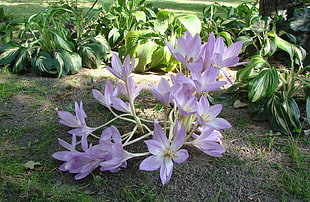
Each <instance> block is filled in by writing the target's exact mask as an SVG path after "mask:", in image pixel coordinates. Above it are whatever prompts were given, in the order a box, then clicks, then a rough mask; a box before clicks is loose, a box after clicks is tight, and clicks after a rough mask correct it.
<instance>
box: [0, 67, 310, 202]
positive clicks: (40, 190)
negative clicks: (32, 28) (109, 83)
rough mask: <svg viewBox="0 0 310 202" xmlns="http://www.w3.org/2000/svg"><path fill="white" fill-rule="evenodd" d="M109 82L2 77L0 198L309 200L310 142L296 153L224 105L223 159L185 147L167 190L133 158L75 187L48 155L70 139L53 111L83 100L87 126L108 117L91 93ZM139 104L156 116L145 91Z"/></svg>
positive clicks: (243, 112)
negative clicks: (61, 141) (186, 155)
mask: <svg viewBox="0 0 310 202" xmlns="http://www.w3.org/2000/svg"><path fill="white" fill-rule="evenodd" d="M163 76H165V77H167V78H168V77H169V76H168V75H163V74H158V73H147V74H144V75H141V74H135V75H134V77H135V79H136V81H137V82H141V81H144V82H146V83H153V84H156V83H157V82H158V81H159V79H160V78H161V77H163ZM109 77H110V74H109V73H108V72H107V71H106V69H96V70H89V69H83V70H82V71H81V72H79V73H78V74H76V75H69V76H66V77H64V78H61V79H55V78H42V77H38V76H36V75H35V74H34V73H27V74H25V75H14V74H10V73H7V72H5V71H2V72H1V74H0V102H1V103H2V106H1V108H0V151H1V152H0V182H1V183H0V184H1V189H0V199H1V200H14V199H15V200H53V201H55V200H67V201H68V200H69V201H70V200H71V201H74V200H80V201H81V200H83V201H98V200H100V201H138V200H141V201H155V200H163V201H208V200H209V201H238V200H239V201H281V200H282V201H283V200H284V201H293V200H294V201H307V200H309V197H310V195H309V194H310V193H309V168H308V166H309V163H310V148H309V137H306V136H304V135H303V134H301V135H300V138H299V141H298V144H297V145H296V147H295V146H294V144H292V142H290V140H289V138H288V137H287V136H285V135H281V134H278V133H275V132H272V131H271V130H270V127H269V125H268V123H267V122H256V121H253V120H252V118H251V114H250V111H251V108H248V107H243V108H234V107H233V106H227V107H223V111H222V113H221V116H222V117H223V118H225V119H226V120H228V121H229V122H230V123H231V125H232V128H230V129H225V130H222V134H223V136H224V138H223V146H224V148H226V150H227V151H226V153H224V157H222V158H215V157H211V156H207V155H206V154H204V153H203V152H201V151H199V150H197V149H195V148H192V147H188V148H187V149H188V150H189V153H190V157H189V159H188V160H187V161H186V162H185V163H184V164H177V165H176V166H175V167H174V171H173V175H172V179H171V180H170V181H169V182H168V183H167V184H166V185H164V186H163V185H162V184H161V182H160V179H159V172H158V171H155V172H146V171H139V170H138V169H139V164H140V162H141V161H142V159H134V160H130V161H129V162H128V168H126V169H122V170H120V171H119V172H117V173H110V172H100V171H99V170H96V171H95V172H93V173H92V174H91V175H89V176H88V177H86V178H85V179H83V180H80V181H76V180H74V179H73V177H74V176H73V175H72V174H70V173H67V172H61V171H59V170H58V166H59V165H60V164H61V162H59V161H57V160H55V159H53V158H52V154H53V153H54V152H56V151H59V150H61V149H62V148H61V146H60V145H59V144H58V142H57V138H62V139H65V140H70V135H69V134H67V130H68V128H67V127H65V126H63V125H60V124H58V121H59V118H58V116H57V113H56V110H67V111H72V107H73V106H74V102H75V101H83V104H84V109H85V111H86V113H87V115H88V118H87V121H88V123H89V125H90V126H96V125H98V124H101V123H103V122H105V121H107V120H109V119H111V117H112V116H111V115H110V114H109V112H108V110H106V109H105V108H103V107H102V106H99V105H98V104H97V103H96V101H95V100H94V99H93V98H92V94H91V89H93V88H96V89H102V86H104V84H105V81H106V80H107V79H108V78H109ZM137 102H138V110H139V112H140V113H141V114H142V113H145V117H146V118H150V117H160V110H158V109H157V107H156V106H157V101H156V100H154V99H153V98H152V96H151V93H150V91H148V90H147V89H145V90H144V91H143V92H142V94H141V95H140V96H139V97H138V98H137ZM142 115H143V114H142ZM113 124H114V125H116V126H117V127H118V128H119V130H120V131H121V133H122V132H124V131H126V130H127V129H128V127H130V126H128V124H127V123H125V122H115V123H113ZM296 139H297V138H296ZM140 146H141V145H138V146H135V147H134V148H129V150H130V149H139V147H140ZM294 154H295V155H296V156H294ZM26 163H28V164H26Z"/></svg>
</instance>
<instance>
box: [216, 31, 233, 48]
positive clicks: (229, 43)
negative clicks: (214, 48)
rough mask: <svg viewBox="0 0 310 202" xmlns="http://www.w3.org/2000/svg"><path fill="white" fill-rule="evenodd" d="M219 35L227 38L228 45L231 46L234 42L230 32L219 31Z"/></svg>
mask: <svg viewBox="0 0 310 202" xmlns="http://www.w3.org/2000/svg"><path fill="white" fill-rule="evenodd" d="M217 35H219V36H222V37H224V38H225V40H226V43H227V46H230V45H231V44H232V43H233V41H232V36H231V34H229V33H228V32H224V31H223V32H219V33H217Z"/></svg>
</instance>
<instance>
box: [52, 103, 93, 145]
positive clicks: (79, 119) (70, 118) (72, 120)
mask: <svg viewBox="0 0 310 202" xmlns="http://www.w3.org/2000/svg"><path fill="white" fill-rule="evenodd" d="M74 106H75V114H76V116H74V115H72V114H71V113H70V112H67V111H57V113H58V116H59V118H60V121H59V123H61V124H63V125H66V126H69V127H72V128H75V129H72V130H70V131H69V132H68V133H70V134H72V135H76V136H79V137H82V141H81V144H82V148H83V149H86V148H87V147H88V143H87V136H88V135H89V134H90V133H91V132H93V131H95V130H97V128H91V127H88V126H87V125H86V122H85V118H86V117H87V116H86V113H85V111H84V109H83V103H82V101H81V102H80V106H79V105H78V103H77V102H75V105H74Z"/></svg>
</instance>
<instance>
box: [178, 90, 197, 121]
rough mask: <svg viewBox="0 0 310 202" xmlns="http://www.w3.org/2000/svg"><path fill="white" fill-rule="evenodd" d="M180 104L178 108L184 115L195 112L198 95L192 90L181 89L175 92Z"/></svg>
mask: <svg viewBox="0 0 310 202" xmlns="http://www.w3.org/2000/svg"><path fill="white" fill-rule="evenodd" d="M173 97H174V100H175V101H176V103H177V105H178V110H179V111H180V113H181V114H182V115H184V116H187V115H190V114H194V113H196V111H197V97H196V96H194V95H193V93H192V92H190V91H179V92H177V93H176V94H173Z"/></svg>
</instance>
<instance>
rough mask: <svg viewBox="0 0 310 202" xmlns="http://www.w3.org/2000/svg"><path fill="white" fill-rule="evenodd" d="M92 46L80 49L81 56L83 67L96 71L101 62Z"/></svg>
mask: <svg viewBox="0 0 310 202" xmlns="http://www.w3.org/2000/svg"><path fill="white" fill-rule="evenodd" d="M90 45H91V44H90ZM90 45H88V46H82V47H80V49H79V55H80V56H81V57H82V65H83V67H86V68H92V69H96V68H98V67H99V66H100V64H101V60H100V56H99V55H97V53H96V51H95V50H96V49H95V50H94V48H92V47H91V46H90Z"/></svg>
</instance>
